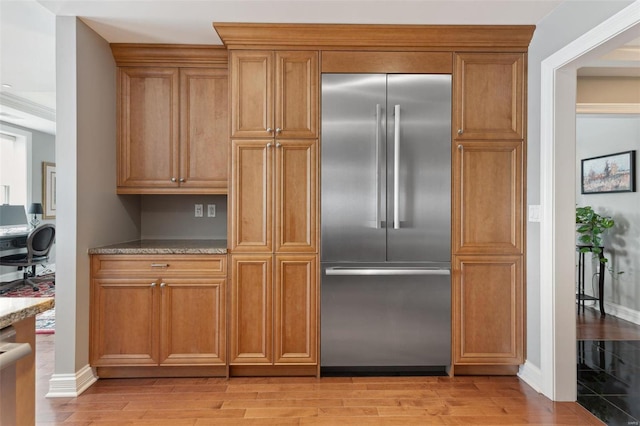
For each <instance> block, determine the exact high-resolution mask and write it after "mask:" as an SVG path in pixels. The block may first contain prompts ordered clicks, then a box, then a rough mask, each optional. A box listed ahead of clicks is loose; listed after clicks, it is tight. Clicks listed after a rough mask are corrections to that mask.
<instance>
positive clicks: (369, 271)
mask: <svg viewBox="0 0 640 426" xmlns="http://www.w3.org/2000/svg"><path fill="white" fill-rule="evenodd" d="M325 274H326V275H451V270H450V269H449V268H353V267H341V266H336V267H331V268H327V269H325Z"/></svg>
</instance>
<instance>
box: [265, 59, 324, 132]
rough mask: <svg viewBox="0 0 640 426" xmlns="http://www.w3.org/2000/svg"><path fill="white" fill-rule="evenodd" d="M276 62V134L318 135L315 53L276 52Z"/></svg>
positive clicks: (317, 77)
mask: <svg viewBox="0 0 640 426" xmlns="http://www.w3.org/2000/svg"><path fill="white" fill-rule="evenodd" d="M275 61H276V72H275V82H276V83H275V84H276V86H275V103H276V104H275V109H276V110H275V111H276V118H275V126H276V127H275V130H276V137H278V138H317V137H318V87H319V71H318V52H304V51H291V52H276V54H275ZM278 129H280V130H278Z"/></svg>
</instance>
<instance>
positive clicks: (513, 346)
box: [453, 256, 525, 365]
mask: <svg viewBox="0 0 640 426" xmlns="http://www.w3.org/2000/svg"><path fill="white" fill-rule="evenodd" d="M454 271H455V273H454V276H453V288H454V291H453V319H454V321H453V336H454V345H453V358H454V360H453V361H454V363H455V364H458V365H461V364H467V365H501V364H502V365H518V364H522V363H523V362H524V345H523V342H522V340H523V338H524V322H525V318H524V309H523V306H524V286H523V277H522V273H523V271H522V258H521V256H455V257H454Z"/></svg>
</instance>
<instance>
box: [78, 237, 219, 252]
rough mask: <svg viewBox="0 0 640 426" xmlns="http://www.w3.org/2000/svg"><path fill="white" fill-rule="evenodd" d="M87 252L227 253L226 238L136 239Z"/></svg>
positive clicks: (91, 249)
mask: <svg viewBox="0 0 640 426" xmlns="http://www.w3.org/2000/svg"><path fill="white" fill-rule="evenodd" d="M89 254H227V240H193V239H189V240H137V241H129V242H125V243H117V244H111V245H108V246H104V247H95V248H90V249H89Z"/></svg>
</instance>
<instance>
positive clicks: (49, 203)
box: [42, 161, 56, 219]
mask: <svg viewBox="0 0 640 426" xmlns="http://www.w3.org/2000/svg"><path fill="white" fill-rule="evenodd" d="M55 217H56V163H47V162H45V161H43V162H42V218H43V219H55Z"/></svg>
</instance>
